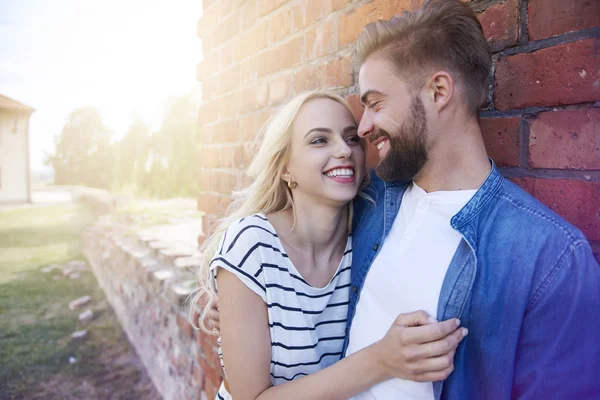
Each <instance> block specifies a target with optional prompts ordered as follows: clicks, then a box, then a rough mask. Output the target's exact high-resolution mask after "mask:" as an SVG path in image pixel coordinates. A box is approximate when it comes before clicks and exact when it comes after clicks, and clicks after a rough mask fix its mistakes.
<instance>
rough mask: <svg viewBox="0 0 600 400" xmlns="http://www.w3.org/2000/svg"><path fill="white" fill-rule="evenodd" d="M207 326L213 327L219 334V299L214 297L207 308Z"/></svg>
mask: <svg viewBox="0 0 600 400" xmlns="http://www.w3.org/2000/svg"><path fill="white" fill-rule="evenodd" d="M208 327H209V328H212V329H214V330H215V332H216V333H217V334H219V335H220V334H221V323H220V316H219V299H215V301H214V302H213V303H212V304H211V306H210V310H208Z"/></svg>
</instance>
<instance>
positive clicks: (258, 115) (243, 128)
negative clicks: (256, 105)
mask: <svg viewBox="0 0 600 400" xmlns="http://www.w3.org/2000/svg"><path fill="white" fill-rule="evenodd" d="M268 120H269V112H268V111H258V112H255V113H252V114H248V115H245V116H244V117H242V118H241V119H240V136H241V138H240V140H241V141H243V142H254V141H255V139H256V137H257V135H258V133H259V132H260V130H261V129H262V128H263V126H264V125H265V124H266V122H267V121H268Z"/></svg>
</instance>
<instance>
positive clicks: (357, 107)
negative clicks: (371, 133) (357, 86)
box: [346, 93, 365, 122]
mask: <svg viewBox="0 0 600 400" xmlns="http://www.w3.org/2000/svg"><path fill="white" fill-rule="evenodd" d="M346 101H348V104H350V107H352V113H353V114H354V118H356V121H357V122H359V121H360V119H361V118H362V116H363V113H364V112H365V109H364V107H363V106H362V104H361V103H360V97H359V96H358V94H356V93H352V94H349V95H348V96H346Z"/></svg>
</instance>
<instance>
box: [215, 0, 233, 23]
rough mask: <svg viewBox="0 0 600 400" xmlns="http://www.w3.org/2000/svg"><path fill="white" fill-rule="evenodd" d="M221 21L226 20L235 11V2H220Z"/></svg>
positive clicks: (228, 0)
mask: <svg viewBox="0 0 600 400" xmlns="http://www.w3.org/2000/svg"><path fill="white" fill-rule="evenodd" d="M218 9H219V19H220V20H222V19H223V18H225V17H226V16H227V15H229V13H230V12H231V11H233V0H219V7H218Z"/></svg>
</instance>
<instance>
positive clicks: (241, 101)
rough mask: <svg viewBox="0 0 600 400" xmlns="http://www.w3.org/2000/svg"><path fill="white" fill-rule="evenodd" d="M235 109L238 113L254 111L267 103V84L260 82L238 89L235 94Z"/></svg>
mask: <svg viewBox="0 0 600 400" xmlns="http://www.w3.org/2000/svg"><path fill="white" fill-rule="evenodd" d="M235 100H236V102H237V104H236V109H237V111H238V112H239V113H246V112H250V111H256V110H258V109H260V108H262V107H265V106H266V105H267V102H268V100H269V85H268V84H262V85H256V86H252V87H247V88H244V89H242V90H240V91H239V93H238V94H236V96H235Z"/></svg>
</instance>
